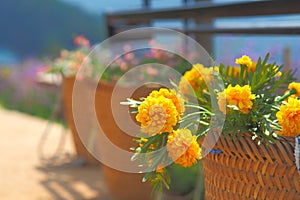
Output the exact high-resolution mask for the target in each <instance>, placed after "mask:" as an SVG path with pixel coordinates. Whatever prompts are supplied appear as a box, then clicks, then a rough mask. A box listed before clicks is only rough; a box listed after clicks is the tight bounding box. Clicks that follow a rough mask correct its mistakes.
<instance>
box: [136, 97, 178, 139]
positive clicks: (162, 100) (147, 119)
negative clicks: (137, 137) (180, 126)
mask: <svg viewBox="0 0 300 200" xmlns="http://www.w3.org/2000/svg"><path fill="white" fill-rule="evenodd" d="M178 115H179V114H178V112H177V109H176V107H175V105H174V103H173V102H172V100H171V99H168V98H166V97H164V96H158V97H152V96H148V97H147V98H146V99H145V100H144V101H143V103H142V104H141V105H140V106H139V107H138V114H137V116H136V120H137V121H138V122H140V123H141V128H142V132H144V133H148V134H150V135H155V134H160V133H163V132H172V130H173V126H175V125H176V124H177V122H178Z"/></svg>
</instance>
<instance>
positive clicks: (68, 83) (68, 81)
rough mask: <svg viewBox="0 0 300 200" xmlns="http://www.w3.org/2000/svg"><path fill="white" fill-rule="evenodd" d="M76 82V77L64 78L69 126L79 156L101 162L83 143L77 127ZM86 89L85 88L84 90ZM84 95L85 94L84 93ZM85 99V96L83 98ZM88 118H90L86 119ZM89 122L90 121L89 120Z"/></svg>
mask: <svg viewBox="0 0 300 200" xmlns="http://www.w3.org/2000/svg"><path fill="white" fill-rule="evenodd" d="M74 82H75V77H73V76H72V77H64V78H63V85H62V90H63V106H64V116H65V118H66V121H67V125H68V127H69V128H70V129H71V132H72V137H73V142H74V146H75V150H76V153H77V156H78V158H81V159H84V160H85V161H86V163H87V164H99V161H98V160H97V159H95V158H94V157H93V156H92V155H91V154H90V153H89V152H88V150H87V149H86V147H85V146H84V145H83V143H82V141H81V140H80V137H79V135H78V132H77V130H76V127H75V123H74V118H73V112H72V94H73V85H74ZM83 91H85V90H83ZM82 96H83V97H84V94H83V95H82ZM83 101H84V98H83ZM86 120H88V119H86ZM87 123H88V121H87Z"/></svg>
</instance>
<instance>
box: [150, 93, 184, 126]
mask: <svg viewBox="0 0 300 200" xmlns="http://www.w3.org/2000/svg"><path fill="white" fill-rule="evenodd" d="M149 96H150V97H153V98H157V97H159V96H164V97H165V98H167V99H170V100H172V102H173V103H174V105H175V107H176V110H177V112H178V115H177V120H178V121H179V120H180V119H181V115H182V114H183V113H184V111H185V107H184V100H183V99H182V98H181V97H180V96H179V95H178V94H177V93H176V91H175V90H169V89H166V88H161V89H159V91H157V90H154V91H152V92H151V93H150V94H149Z"/></svg>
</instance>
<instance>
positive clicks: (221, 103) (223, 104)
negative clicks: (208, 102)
mask: <svg viewBox="0 0 300 200" xmlns="http://www.w3.org/2000/svg"><path fill="white" fill-rule="evenodd" d="M218 105H219V109H220V111H221V112H222V113H224V114H226V106H227V103H226V94H225V91H223V92H219V93H218Z"/></svg>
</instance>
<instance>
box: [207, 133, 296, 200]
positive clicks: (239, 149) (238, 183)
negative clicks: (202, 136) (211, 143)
mask: <svg viewBox="0 0 300 200" xmlns="http://www.w3.org/2000/svg"><path fill="white" fill-rule="evenodd" d="M294 147H295V140H294V138H282V139H280V140H276V142H275V144H269V145H266V144H261V145H257V141H253V140H252V139H251V136H250V135H249V134H243V135H242V136H241V138H240V139H233V140H230V137H226V138H224V137H222V136H221V137H220V139H219V140H218V142H217V144H216V146H215V148H214V149H215V150H218V151H214V152H215V153H209V154H208V155H207V156H206V157H205V158H204V159H203V166H204V175H205V196H206V200H210V199H217V200H219V199H239V200H240V199H270V200H271V199H282V200H283V199H289V200H291V199H300V182H299V181H300V177H299V175H298V172H297V169H296V165H295V157H294ZM220 150H221V152H222V153H220ZM216 152H218V153H216Z"/></svg>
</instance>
